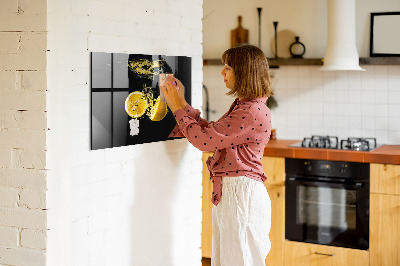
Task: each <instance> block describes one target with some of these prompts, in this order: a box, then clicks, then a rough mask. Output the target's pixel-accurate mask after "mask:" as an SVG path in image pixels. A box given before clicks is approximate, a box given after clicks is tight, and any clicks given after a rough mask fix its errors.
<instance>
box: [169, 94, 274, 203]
mask: <svg viewBox="0 0 400 266" xmlns="http://www.w3.org/2000/svg"><path fill="white" fill-rule="evenodd" d="M266 101H267V97H263V98H256V99H242V100H239V98H236V99H235V101H234V102H233V103H232V105H231V107H230V108H229V110H228V112H226V113H225V114H224V115H223V116H222V117H221V118H220V119H219V120H218V121H216V122H214V121H212V122H208V121H207V120H205V119H203V118H201V117H200V111H199V110H197V109H194V108H193V107H191V106H190V105H189V104H188V105H186V106H185V109H178V110H176V111H175V112H174V117H175V119H176V121H177V122H178V124H177V126H176V127H175V128H174V129H173V130H172V132H171V134H170V136H169V137H186V138H187V139H188V141H189V142H190V143H191V144H192V145H193V146H195V147H196V148H198V149H199V150H201V151H214V156H212V157H211V156H210V157H209V158H208V160H207V167H208V170H209V171H210V176H211V178H210V179H211V181H212V182H213V195H212V198H211V201H212V203H213V204H214V205H218V203H219V202H220V200H221V196H222V195H221V194H222V192H221V191H222V189H221V180H222V178H223V177H224V176H247V177H249V178H252V179H255V180H258V181H261V182H264V181H265V180H266V179H267V176H266V175H265V172H264V170H263V166H262V164H261V159H262V157H263V154H264V148H265V146H266V145H267V143H268V141H269V137H270V132H271V112H270V110H269V109H268V107H267V106H266V105H265V102H266Z"/></svg>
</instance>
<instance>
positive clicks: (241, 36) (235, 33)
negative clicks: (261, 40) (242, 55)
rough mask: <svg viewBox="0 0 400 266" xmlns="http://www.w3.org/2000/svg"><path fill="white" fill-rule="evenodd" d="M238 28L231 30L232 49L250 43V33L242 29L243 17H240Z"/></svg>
mask: <svg viewBox="0 0 400 266" xmlns="http://www.w3.org/2000/svg"><path fill="white" fill-rule="evenodd" d="M238 24H239V25H238V27H237V28H236V29H234V30H231V48H233V47H235V46H236V45H238V44H242V43H249V31H248V30H246V29H244V28H243V27H242V16H238Z"/></svg>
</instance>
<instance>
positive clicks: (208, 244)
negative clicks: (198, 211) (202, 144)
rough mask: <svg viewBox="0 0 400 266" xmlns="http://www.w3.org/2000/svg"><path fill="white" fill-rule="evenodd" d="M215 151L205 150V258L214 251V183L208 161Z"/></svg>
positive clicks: (203, 238) (203, 247)
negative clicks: (212, 199)
mask: <svg viewBox="0 0 400 266" xmlns="http://www.w3.org/2000/svg"><path fill="white" fill-rule="evenodd" d="M213 154H214V153H213V152H203V158H202V160H203V194H202V213H203V216H202V224H201V229H202V230H201V253H202V257H204V258H211V252H212V206H213V204H212V202H211V195H212V189H213V188H212V183H211V181H210V172H209V171H208V168H207V164H206V161H207V159H208V157H209V156H212V155H213Z"/></svg>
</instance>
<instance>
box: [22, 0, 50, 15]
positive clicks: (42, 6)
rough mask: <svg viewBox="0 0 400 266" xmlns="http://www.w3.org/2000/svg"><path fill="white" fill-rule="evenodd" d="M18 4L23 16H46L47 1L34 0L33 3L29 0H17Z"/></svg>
mask: <svg viewBox="0 0 400 266" xmlns="http://www.w3.org/2000/svg"><path fill="white" fill-rule="evenodd" d="M19 2H20V8H21V9H22V10H23V14H46V11H47V1H45V0H36V1H34V2H32V1H29V0H19Z"/></svg>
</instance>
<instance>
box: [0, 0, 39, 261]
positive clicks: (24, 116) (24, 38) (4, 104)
mask: <svg viewBox="0 0 400 266" xmlns="http://www.w3.org/2000/svg"><path fill="white" fill-rule="evenodd" d="M46 2H47V1H35V2H34V3H31V2H29V1H11V0H5V1H1V3H0V17H1V20H0V40H1V41H0V80H1V82H0V264H1V265H45V255H46V251H45V249H46V245H45V241H46V229H47V221H46V220H47V212H46V210H45V209H46V194H45V193H46V130H47V120H46V72H45V70H46V49H47V48H46V47H47V44H46V42H47V35H46Z"/></svg>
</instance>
